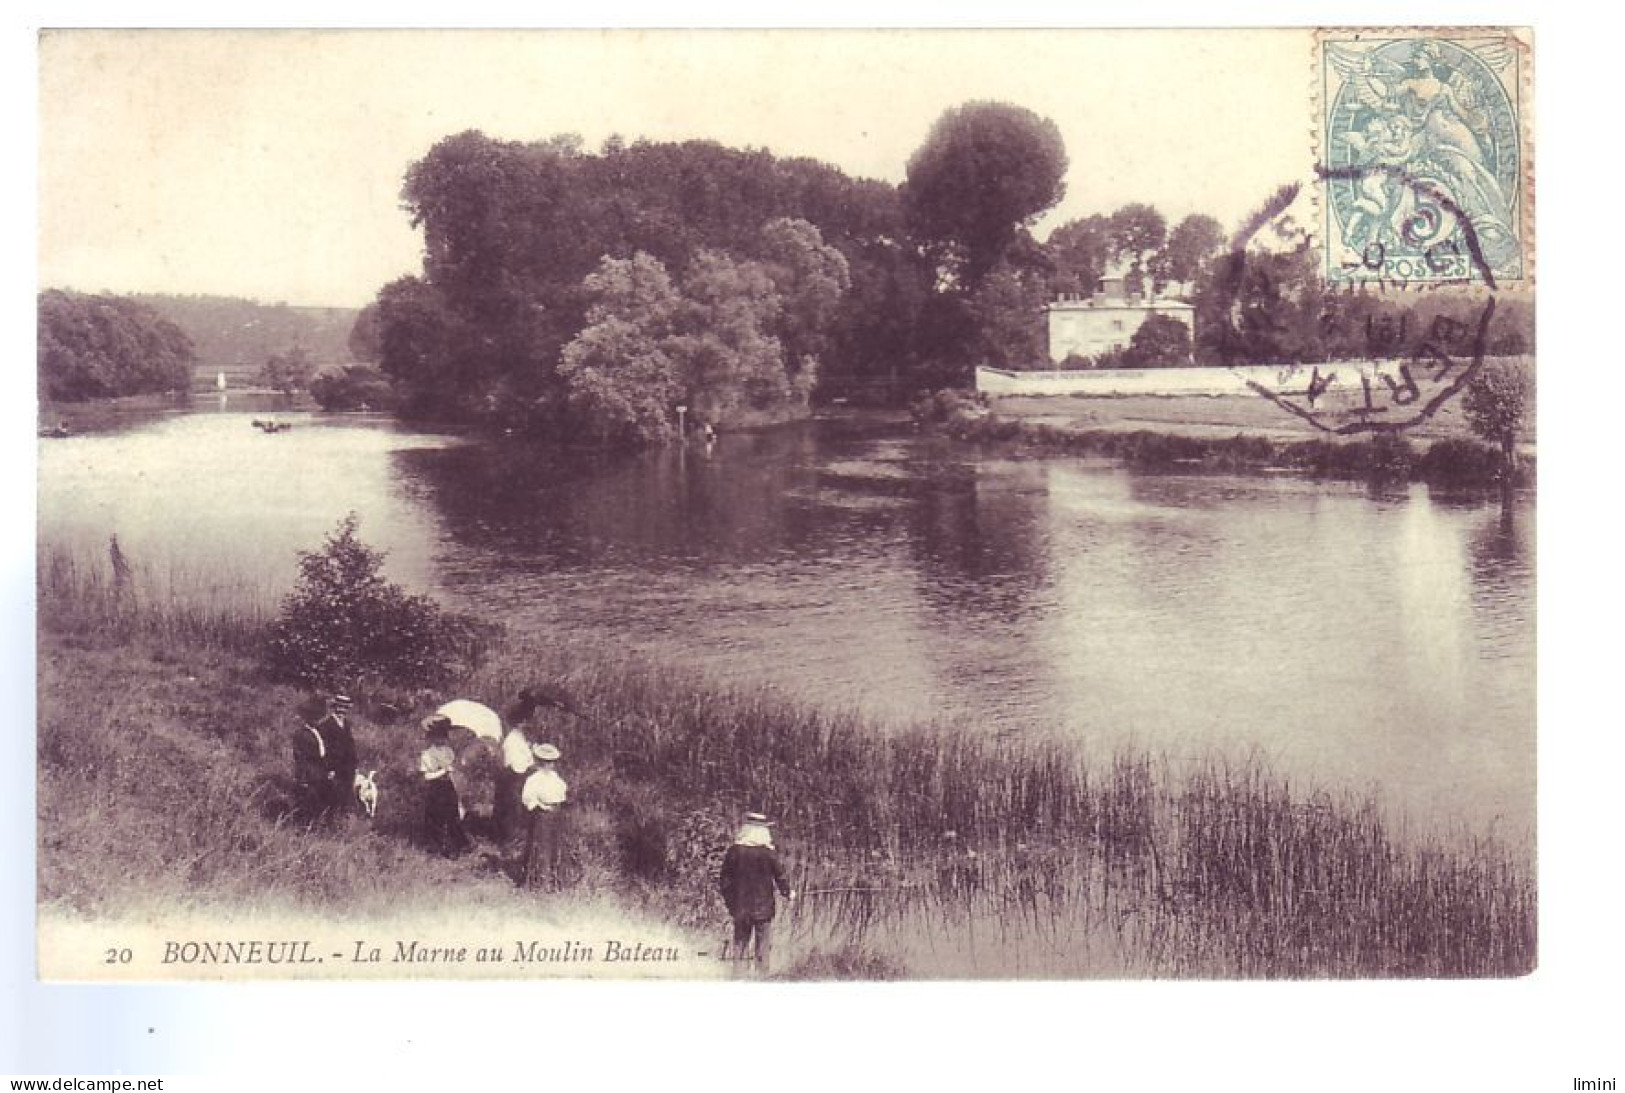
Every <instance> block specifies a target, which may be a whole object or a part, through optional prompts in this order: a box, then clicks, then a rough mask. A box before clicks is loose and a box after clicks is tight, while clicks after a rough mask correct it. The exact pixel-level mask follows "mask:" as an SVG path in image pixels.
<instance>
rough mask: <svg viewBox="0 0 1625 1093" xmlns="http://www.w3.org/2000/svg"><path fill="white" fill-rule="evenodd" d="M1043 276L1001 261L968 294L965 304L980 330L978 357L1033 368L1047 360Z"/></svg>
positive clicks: (998, 365) (1000, 364)
mask: <svg viewBox="0 0 1625 1093" xmlns="http://www.w3.org/2000/svg"><path fill="white" fill-rule="evenodd" d="M1047 301H1048V291H1047V287H1046V283H1045V279H1044V277H1043V276H1042V275H1041V273H1039V272H1038V271H1036V270H1034V269H1032V268H1031V267H1025V268H1024V267H1022V266H1019V265H1016V264H1014V263H1012V262H1008V261H1006V262H1001V263H999V265H998V266H996V267H994V269H993V270H991V271H990V272H989V273H988V275H987V276H986V277H984V278H982V282H981V284H980V285H978V286H977V287H976V290H975V291H974V292H972V293H971V294H970V297H969V298H968V300H967V307H968V309H969V311H970V314H971V316H972V318H973V319H974V320H975V321H976V326H977V330H978V332H979V333H980V335H981V337H980V346H979V348H980V360H979V363H986V364H989V365H992V366H993V367H995V368H1032V367H1034V366H1036V365H1039V364H1041V363H1043V362H1044V361H1046V360H1047V359H1048V356H1049V354H1048V345H1047V344H1046V340H1047V337H1048V334H1047V331H1046V330H1045V327H1044V305H1045V303H1046V302H1047Z"/></svg>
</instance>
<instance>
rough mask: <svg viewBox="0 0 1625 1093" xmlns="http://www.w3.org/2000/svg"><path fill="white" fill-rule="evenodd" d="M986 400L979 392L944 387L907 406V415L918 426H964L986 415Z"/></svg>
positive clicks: (922, 396) (923, 395)
mask: <svg viewBox="0 0 1625 1093" xmlns="http://www.w3.org/2000/svg"><path fill="white" fill-rule="evenodd" d="M987 408H988V399H987V396H986V395H984V394H982V393H981V392H980V391H961V390H958V389H956V388H952V387H944V388H943V389H942V390H940V391H937V392H936V393H934V394H931V393H927V394H922V395H921V396H920V397H919V398H917V399H915V400H914V402H913V404H912V405H910V406H909V414H910V415H911V416H912V417H913V418H914V421H915V422H916V423H917V424H920V425H948V426H956V425H965V424H968V423H969V422H971V421H974V420H977V419H979V418H982V417H985V416H986V415H987Z"/></svg>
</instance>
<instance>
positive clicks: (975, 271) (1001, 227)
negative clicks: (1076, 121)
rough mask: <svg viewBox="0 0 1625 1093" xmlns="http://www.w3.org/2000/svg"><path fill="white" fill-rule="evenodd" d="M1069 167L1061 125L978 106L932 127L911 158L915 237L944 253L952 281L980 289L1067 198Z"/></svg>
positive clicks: (906, 193)
mask: <svg viewBox="0 0 1625 1093" xmlns="http://www.w3.org/2000/svg"><path fill="white" fill-rule="evenodd" d="M1066 168H1067V156H1066V148H1065V145H1064V144H1063V143H1062V141H1061V132H1060V130H1059V129H1058V128H1057V127H1056V125H1055V123H1054V122H1052V121H1050V120H1048V119H1047V118H1041V117H1039V116H1038V115H1037V114H1035V113H1033V112H1032V111H1030V110H1027V109H1024V108H1022V107H1019V106H1013V105H1010V104H1008V103H999V102H971V103H966V104H965V105H963V106H958V107H954V108H953V109H950V110H949V111H947V112H946V113H945V114H943V115H942V117H940V118H938V119H937V122H936V124H935V125H933V126H932V127H931V132H930V133H929V134H928V135H927V137H926V140H925V143H924V144H923V145H921V146H920V148H919V149H918V150H917V151H915V153H914V155H913V156H911V157H910V158H909V161H908V181H907V183H906V185H905V186H904V190H903V197H904V202H905V205H906V208H907V210H908V214H909V218H910V221H911V223H912V224H913V226H914V228H915V230H916V231H917V232H919V234H920V235H921V236H922V237H923V238H924V239H926V240H928V241H931V242H933V243H935V244H937V245H938V246H939V248H940V249H941V251H942V255H943V258H944V259H945V265H946V267H947V268H948V269H949V271H950V274H951V276H952V277H954V278H955V279H958V280H960V281H962V282H963V283H964V285H966V286H968V287H974V286H975V285H976V284H977V283H978V282H979V281H980V280H981V279H982V277H983V276H985V275H986V274H987V273H988V271H990V270H991V269H993V267H994V266H995V265H997V264H998V261H999V259H1000V258H1001V257H1003V255H1004V252H1005V250H1006V248H1008V247H1009V246H1010V244H1011V243H1012V242H1014V240H1015V237H1016V231H1017V229H1019V228H1022V227H1024V226H1026V225H1028V224H1031V223H1032V222H1033V220H1035V219H1036V218H1037V217H1038V215H1039V214H1040V213H1042V212H1044V210H1046V209H1048V208H1050V207H1051V206H1053V205H1054V204H1055V203H1056V202H1057V201H1059V200H1060V199H1061V197H1062V195H1063V193H1064V192H1065V184H1064V182H1063V181H1062V180H1063V179H1064V177H1065V175H1066Z"/></svg>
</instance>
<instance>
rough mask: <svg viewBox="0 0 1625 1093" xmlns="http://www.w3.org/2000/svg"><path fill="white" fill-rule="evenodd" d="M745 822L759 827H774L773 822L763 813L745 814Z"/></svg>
mask: <svg viewBox="0 0 1625 1093" xmlns="http://www.w3.org/2000/svg"><path fill="white" fill-rule="evenodd" d="M745 822H746V823H747V824H755V825H756V826H757V827H772V826H773V821H772V820H770V819H768V818H767V816H766V814H764V813H761V812H747V813H745Z"/></svg>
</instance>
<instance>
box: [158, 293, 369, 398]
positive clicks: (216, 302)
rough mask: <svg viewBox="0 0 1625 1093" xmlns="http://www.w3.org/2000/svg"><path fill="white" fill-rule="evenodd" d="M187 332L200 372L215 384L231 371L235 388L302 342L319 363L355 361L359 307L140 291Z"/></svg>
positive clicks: (171, 320)
mask: <svg viewBox="0 0 1625 1093" xmlns="http://www.w3.org/2000/svg"><path fill="white" fill-rule="evenodd" d="M135 299H137V300H140V301H141V302H142V303H144V304H147V305H148V306H150V307H151V308H152V309H153V310H154V311H157V312H158V313H159V314H160V315H162V316H163V317H164V318H166V319H168V320H169V321H170V322H172V323H174V324H175V325H176V326H178V327H180V328H181V329H182V330H183V331H185V332H186V334H187V336H188V337H190V338H191V339H192V345H193V346H194V347H195V348H196V350H197V374H198V377H199V379H200V382H202V383H203V385H209V386H212V385H213V383H214V377H215V373H217V372H225V373H226V375H227V377H228V378H229V379H230V380H231V381H232V385H233V386H244V385H246V382H247V380H248V378H249V377H251V376H253V375H254V374H255V373H256V372H258V371H259V369H260V366H261V365H263V364H264V363H265V360H266V358H267V357H269V356H271V355H272V354H273V353H285V352H287V351H288V350H290V349H293V348H294V347H296V346H303V347H304V348H306V349H308V350H310V353H311V356H313V357H314V358H315V359H316V363H317V364H319V365H328V364H350V363H352V358H351V356H350V349H349V345H348V342H349V337H350V327H351V326H353V325H354V324H355V317H356V315H357V313H358V309H356V308H353V307H291V306H289V305H288V304H262V303H258V302H256V301H254V300H243V299H238V298H236V297H230V296H167V295H156V294H153V295H138V296H136V297H135Z"/></svg>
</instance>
